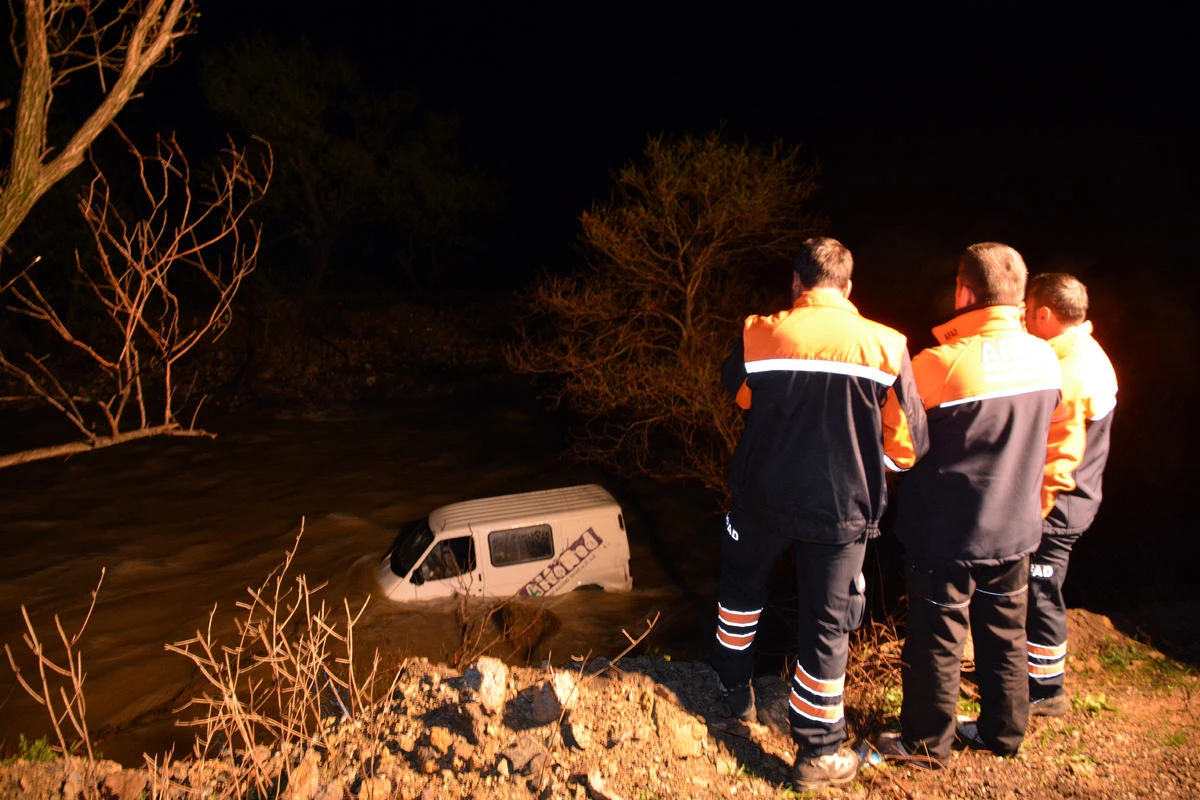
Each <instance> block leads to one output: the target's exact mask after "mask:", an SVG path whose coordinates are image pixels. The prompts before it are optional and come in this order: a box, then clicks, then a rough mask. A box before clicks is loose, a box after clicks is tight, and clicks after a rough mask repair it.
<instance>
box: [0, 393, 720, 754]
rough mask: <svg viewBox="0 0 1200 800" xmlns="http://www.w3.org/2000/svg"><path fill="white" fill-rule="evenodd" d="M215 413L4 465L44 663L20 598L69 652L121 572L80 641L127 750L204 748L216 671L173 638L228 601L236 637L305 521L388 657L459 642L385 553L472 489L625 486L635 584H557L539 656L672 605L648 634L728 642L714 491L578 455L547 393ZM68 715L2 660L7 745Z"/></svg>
mask: <svg viewBox="0 0 1200 800" xmlns="http://www.w3.org/2000/svg"><path fill="white" fill-rule="evenodd" d="M13 424H14V423H12V422H9V423H8V425H7V426H6V427H8V430H9V432H10V433H13V432H14V429H13V428H12V427H11V425H13ZM209 424H210V427H211V428H212V429H214V430H215V431H217V432H218V433H219V436H218V437H217V438H216V439H212V440H209V439H160V440H152V441H145V442H139V443H133V444H129V445H125V446H121V447H116V448H110V449H108V450H104V451H98V452H95V453H90V454H86V455H83V456H77V457H74V458H72V459H70V460H68V461H54V462H43V463H35V464H28V465H24V466H20V467H17V468H13V469H9V470H5V471H4V472H3V474H0V554H2V557H0V639H2V641H3V642H4V643H6V644H7V645H9V647H10V648H11V649H12V651H13V653H14V655H15V656H16V657H17V659H18V661H19V663H21V664H23V665H24V668H25V669H26V670H28V669H29V668H30V666H31V658H30V657H29V654H28V650H27V649H26V648H25V647H24V645H23V644H22V633H23V622H22V617H21V611H20V609H21V607H22V606H24V607H25V608H26V609H27V610H28V612H29V615H30V617H31V619H32V621H33V623H34V625H35V626H36V627H37V629H38V630H39V632H40V635H41V637H42V638H43V640H44V643H45V644H46V645H47V647H48V650H49V651H50V652H55V649H54V644H55V638H56V635H55V634H54V628H53V616H54V615H55V614H57V615H59V616H60V617H61V619H62V621H63V625H64V628H65V629H66V631H67V632H68V634H70V633H73V632H74V631H75V630H76V629H77V628H78V626H79V624H80V622H81V621H82V619H83V617H84V615H85V613H86V610H87V607H88V604H89V601H90V598H91V592H92V590H93V589H94V588H95V587H96V585H97V583H98V581H99V580H100V576H101V571H102V570H103V572H104V578H103V583H102V585H101V587H100V591H99V595H98V600H97V603H96V606H95V610H94V613H93V615H92V617H91V619H90V621H89V623H88V625H87V628H86V631H85V633H84V635H83V637H82V638H81V640H80V644H79V650H80V652H82V654H83V658H84V665H85V669H86V673H87V678H86V684H85V689H86V697H87V704H88V705H87V716H88V723H89V726H90V728H91V730H92V731H95V732H97V735H96V736H95V737H94V738H96V739H98V740H99V741H98V747H99V749H100V750H101V751H102V752H103V753H104V755H105V757H107V758H113V759H115V760H119V761H122V762H125V763H140V760H141V759H140V755H141V753H142V752H150V753H156V752H163V751H164V749H165V748H167V747H169V746H171V745H172V744H174V745H176V747H177V748H182V749H187V748H188V746H189V745H188V743H189V742H190V737H191V733H190V732H189V731H187V730H180V729H178V728H176V726H175V723H174V715H173V714H171V713H170V708H171V706H172V705H173V704H177V703H178V699H179V696H180V694H181V692H184V691H185V689H186V688H187V687H188V686H189V685H190V684H191V683H192V681H193V678H194V676H195V670H194V668H193V666H192V665H191V663H190V662H189V661H187V660H186V659H184V658H183V657H182V656H179V655H177V654H173V653H169V652H167V651H166V650H165V648H164V645H165V644H167V643H173V642H180V641H183V640H185V639H187V638H190V637H191V636H193V635H194V634H195V633H196V631H197V630H198V629H200V628H202V627H204V626H206V625H207V623H208V618H209V614H210V612H211V611H212V609H213V608H214V606H215V607H216V608H217V615H216V617H215V619H216V626H217V628H216V629H217V631H218V632H222V633H223V635H225V636H230V635H231V622H229V620H230V618H231V613H232V610H233V606H234V604H235V603H236V602H237V601H239V600H244V599H245V598H246V597H247V587H249V586H257V585H259V584H260V583H261V582H262V581H263V579H264V578H265V577H266V575H267V574H268V573H269V572H270V571H271V570H272V569H273V568H274V567H276V566H277V565H279V564H280V563H281V561H282V559H283V555H284V553H285V551H286V550H287V549H288V548H289V547H290V546H291V545H292V544H293V543H294V542H295V541H296V537H297V535H298V533H299V532H300V530H301V527H303V534H302V535H301V537H300V542H299V545H298V550H297V553H296V556H295V560H294V568H293V569H294V571H295V572H302V573H303V574H304V575H306V576H307V578H308V581H309V583H310V585H317V584H321V583H324V584H326V585H325V588H324V589H323V590H322V591H321V595H320V596H321V597H322V598H324V599H326V600H327V601H329V602H331V603H333V604H336V605H338V606H340V605H341V598H343V597H345V598H348V599H349V600H350V602H351V605H352V606H354V607H357V606H358V605H361V603H362V602H363V601H364V600H366V601H367V610H366V612H365V614H364V616H363V617H362V619H361V620H360V622H359V624H358V625H357V626H356V628H355V631H356V638H358V639H359V641H365V642H370V643H372V644H374V645H377V646H380V647H381V650H382V652H383V653H384V657H385V663H386V662H387V660H388V659H390V660H392V661H393V662H394V661H395V660H398V659H399V658H402V657H404V656H412V655H420V656H427V657H429V658H431V659H435V660H447V658H448V656H450V655H451V654H452V653H453V651H454V650H455V648H456V647H458V645H459V644H460V642H461V636H460V632H459V628H458V625H457V622H456V616H455V613H454V612H455V604H454V603H452V602H442V603H440V604H438V603H434V604H433V605H428V604H426V605H422V606H413V605H409V606H404V605H399V604H396V603H392V602H391V601H388V600H386V599H385V598H383V597H382V596H381V595H379V593H378V591H377V590H376V585H375V579H374V570H375V566H376V564H377V562H378V560H379V559H380V557H381V555H382V554H383V553H384V552H385V551H386V550H387V548H388V546H389V545H390V544H391V542H392V540H393V538H394V537H395V535H396V532H397V530H398V529H399V527H400V526H401V525H402V524H404V523H405V522H407V521H409V520H413V519H417V518H419V517H422V516H424V515H426V514H428V512H429V511H430V510H432V509H433V508H435V507H437V506H439V505H442V504H445V503H448V502H453V501H456V500H463V499H469V498H472V497H482V496H488V495H494V494H504V493H508V492H517V491H529V490H533V489H541V488H550V487H556V486H565V485H571V484H575V483H585V482H599V483H602V484H604V485H606V486H607V487H608V488H609V489H610V490H611V491H613V493H614V494H615V495H617V497H618V499H619V500H621V501H622V504H623V506H624V509H625V513H626V518H627V522H628V528H629V533H630V545H631V550H632V564H631V571H632V573H633V577H634V584H635V588H634V590H633V591H632V592H630V593H628V594H608V593H596V592H587V593H575V594H572V595H567V596H563V597H560V598H549V599H547V600H546V601H545V602H547V603H551V604H553V605H552V609H551V610H552V611H553V612H554V614H555V616H556V617H557V618H558V619H559V620H561V621H562V622H563V624H562V625H561V628H560V629H559V630H558V632H557V633H554V634H553V635H551V636H549V637H548V638H546V639H544V640H543V641H542V642H540V643H539V644H538V646H537V648H536V650H535V651H534V652H533V653H532V656H531V657H532V658H533V659H536V660H538V661H540V660H542V659H545V658H549V659H551V660H552V661H554V662H556V663H561V662H563V661H566V660H567V659H569V658H570V657H571V656H576V655H587V654H589V653H590V654H592V655H613V654H615V653H616V652H619V650H620V649H621V648H623V647H624V646H625V644H626V643H627V642H626V639H625V636H624V635H623V633H622V630H623V629H625V630H628V631H630V632H634V633H636V632H640V631H642V630H644V629H645V627H646V625H645V620H646V619H647V618H650V617H653V616H654V615H656V614H658V615H660V616H659V621H658V623H657V625H656V626H655V628H654V630H653V632H652V633H651V635H650V636H649V637H648V638H647V640H646V642H645V643H644V645H643V649H644V650H650V651H651V652H655V651H657V652H664V653H670V654H672V655H673V656H674V657H687V658H698V657H699V658H702V657H704V655H705V654H706V652H707V648H708V643H709V641H710V637H711V629H712V619H711V609H712V608H713V601H714V598H715V587H716V577H717V561H716V558H715V555H716V551H717V548H718V546H719V545H718V535H719V533H718V532H719V527H718V525H717V518H716V517H715V515H714V513H713V509H712V506H711V502H710V501H708V500H707V498H705V497H704V496H703V495H701V494H698V493H696V492H694V491H689V490H688V489H686V488H681V487H679V486H677V485H676V486H668V485H659V484H655V483H653V482H640V483H639V482H622V481H617V480H615V479H613V478H611V477H609V476H605V475H603V474H600V473H597V472H595V471H592V470H589V469H588V468H586V467H582V466H580V465H578V464H575V463H573V462H571V461H569V460H567V459H566V458H565V456H564V455H563V439H562V436H561V433H560V431H559V430H558V429H557V428H556V427H555V425H554V423H552V422H551V420H550V419H549V418H548V417H547V416H546V415H544V414H543V413H541V412H540V411H539V410H538V409H537V408H536V407H532V406H531V407H524V408H523V407H519V404H513V405H512V406H510V407H501V405H499V404H496V403H492V404H486V405H484V406H483V407H481V406H480V405H479V404H478V402H477V401H475V402H472V403H467V402H465V401H464V402H461V403H455V402H439V403H433V402H429V403H425V404H420V403H418V404H415V405H411V406H407V407H405V408H388V409H371V410H364V409H354V410H347V411H344V412H338V413H329V412H324V413H319V414H318V413H313V414H304V413H296V412H292V413H275V414H268V413H262V412H258V413H250V412H243V413H239V414H235V415H227V416H224V417H222V418H219V419H216V420H212V421H210V423H209ZM7 438H8V440H9V441H12V440H13V438H14V437H12V436H10V437H7ZM226 641H231V639H227V640H226ZM47 730H48V725H47V722H46V718H45V712H44V711H43V710H42V709H40V708H39V707H37V706H36V705H35V704H34V703H33V702H32V701H31V700H29V699H28V698H27V697H26V695H25V693H24V692H23V691H22V690H21V689H20V688H19V687H18V686H17V685H16V682H15V680H14V678H13V674H12V670H11V669H10V668H9V667H8V665H7V663H3V664H0V743H2V744H3V747H4V749H5V750H7V751H11V750H12V749H13V748H14V747H15V744H16V741H17V738H18V735H19V734H25V735H26V736H27V737H34V738H36V737H37V736H40V735H42V734H44V733H45V732H46V731H47Z"/></svg>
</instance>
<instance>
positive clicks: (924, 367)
mask: <svg viewBox="0 0 1200 800" xmlns="http://www.w3.org/2000/svg"><path fill="white" fill-rule="evenodd" d="M934 333H935V335H936V336H937V337H938V339H939V341H941V342H942V344H940V345H937V346H935V347H931V348H928V349H926V350H924V351H922V352H921V353H918V354H917V355H916V356H915V357H914V358H913V373H914V377H915V379H916V383H917V390H918V391H919V392H920V394H921V397H922V400H923V401H924V404H925V408H926V412H927V414H928V420H929V440H930V450H929V454H928V455H927V456H926V457H925V458H924V459H923V460H922V461H921V462H920V463H918V464H917V465H916V466H915V467H914V468H913V469H912V470H911V472H910V473H909V474H908V475H907V476H906V478H905V482H904V490H903V494H902V498H901V502H900V506H899V509H898V514H897V520H896V529H897V534H898V536H899V538H900V540H901V541H902V542H904V544H905V546H906V548H907V549H908V551H909V553H910V554H912V555H914V556H916V557H918V558H919V559H921V560H929V561H933V562H945V563H961V564H972V563H1001V562H1004V561H1008V560H1011V559H1013V558H1016V557H1019V556H1021V555H1023V554H1025V553H1029V552H1032V551H1033V550H1034V549H1036V548H1037V545H1038V542H1039V540H1040V536H1041V507H1040V503H1039V500H1038V498H1039V497H1040V490H1041V486H1042V481H1043V474H1044V469H1045V464H1046V442H1047V433H1048V430H1049V426H1050V420H1051V417H1052V415H1053V413H1054V409H1055V407H1056V406H1057V404H1058V402H1059V396H1060V385H1061V379H1060V372H1059V367H1058V359H1057V358H1056V356H1055V355H1054V352H1053V351H1052V350H1051V349H1050V347H1049V346H1048V345H1047V344H1046V343H1045V342H1043V341H1042V340H1040V339H1038V338H1037V337H1035V336H1031V335H1029V334H1027V333H1025V332H1024V331H1023V330H1022V328H1021V323H1020V311H1019V310H1018V309H1017V308H1016V307H1015V306H988V307H985V308H980V309H976V310H974V311H968V312H966V313H963V314H961V315H960V316H958V317H956V318H955V319H954V320H952V321H951V322H950V323H947V324H946V325H943V326H940V327H939V328H937V329H935V331H934Z"/></svg>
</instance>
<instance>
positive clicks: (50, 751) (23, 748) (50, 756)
mask: <svg viewBox="0 0 1200 800" xmlns="http://www.w3.org/2000/svg"><path fill="white" fill-rule="evenodd" d="M56 758H58V753H56V752H54V748H53V747H52V746H51V745H50V739H49V738H48V737H46V736H42V737H41V738H38V739H33V740H30V739H26V738H25V734H23V733H21V734H18V735H17V754H16V755H15V756H13V757H12V758H10V759H8V760H9V761H10V762H12V761H35V762H40V761H53V760H54V759H56Z"/></svg>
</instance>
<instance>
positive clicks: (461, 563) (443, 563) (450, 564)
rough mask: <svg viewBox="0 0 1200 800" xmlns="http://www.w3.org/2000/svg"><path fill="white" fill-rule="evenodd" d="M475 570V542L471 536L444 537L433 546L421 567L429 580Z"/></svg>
mask: <svg viewBox="0 0 1200 800" xmlns="http://www.w3.org/2000/svg"><path fill="white" fill-rule="evenodd" d="M474 571H475V542H474V540H473V539H472V538H471V537H470V536H459V537H457V538H454V539H443V540H442V541H440V542H438V543H437V544H436V545H434V546H433V549H432V550H430V551H429V555H427V556H426V557H425V561H424V562H422V564H421V567H420V573H421V577H422V578H424V579H425V580H427V581H439V580H445V579H446V578H457V577H458V576H459V575H463V574H466V573H471V572H474Z"/></svg>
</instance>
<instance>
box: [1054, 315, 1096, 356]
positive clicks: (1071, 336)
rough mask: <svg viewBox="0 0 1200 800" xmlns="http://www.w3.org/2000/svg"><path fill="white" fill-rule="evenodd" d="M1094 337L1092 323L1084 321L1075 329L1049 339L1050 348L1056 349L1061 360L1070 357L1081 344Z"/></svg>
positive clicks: (1055, 352)
mask: <svg viewBox="0 0 1200 800" xmlns="http://www.w3.org/2000/svg"><path fill="white" fill-rule="evenodd" d="M1091 335H1092V321H1091V320H1090V319H1089V320H1084V321H1083V322H1081V323H1079V324H1078V325H1076V326H1075V327H1073V328H1067V329H1066V330H1065V331H1063V332H1062V333H1060V334H1059V335H1058V336H1055V337H1054V338H1053V339H1048V340H1047V341H1048V342H1049V343H1050V346H1051V347H1053V348H1054V354H1055V355H1056V356H1058V357H1059V358H1060V359H1061V358H1063V357H1064V356H1066V355H1069V354H1070V353H1071V352H1072V351H1073V350H1074V349H1075V348H1076V347H1078V346H1079V342H1080V341H1081V340H1083V339H1084V338H1086V337H1089V336H1091Z"/></svg>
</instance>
